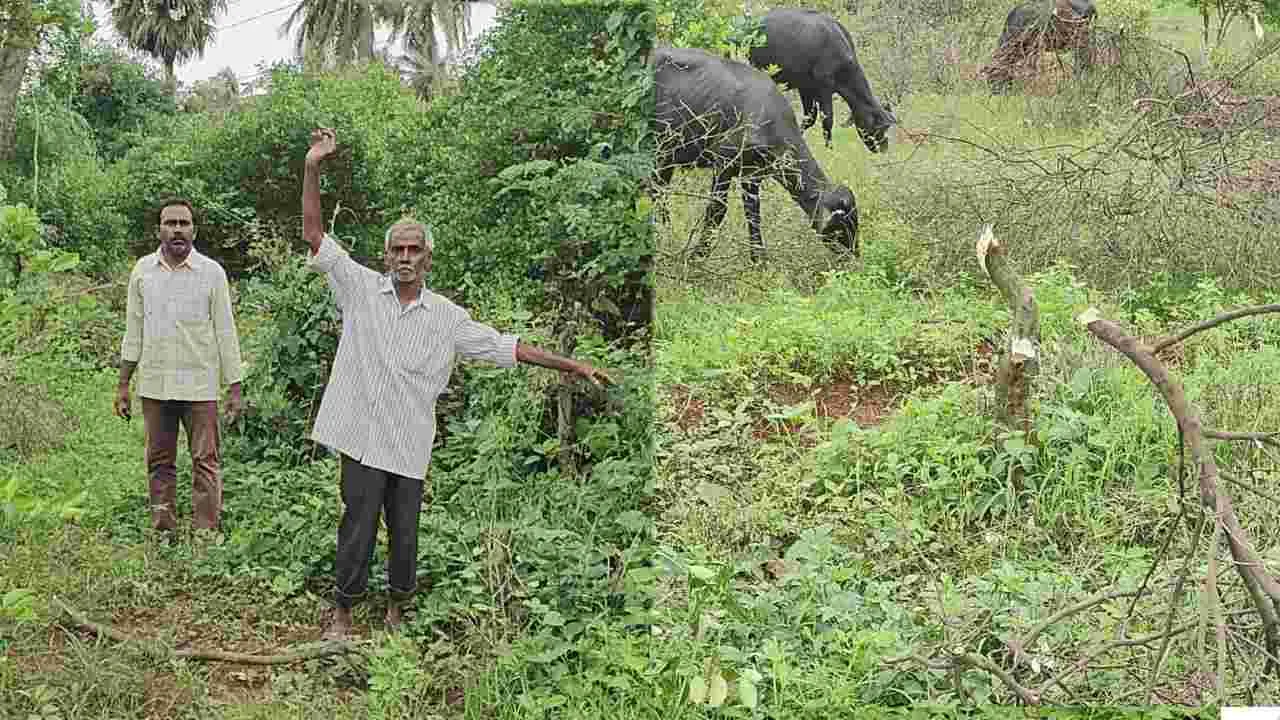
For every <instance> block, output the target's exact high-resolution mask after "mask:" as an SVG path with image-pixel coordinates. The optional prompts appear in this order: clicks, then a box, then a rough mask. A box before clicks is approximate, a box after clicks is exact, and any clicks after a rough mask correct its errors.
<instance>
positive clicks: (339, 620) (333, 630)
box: [324, 608, 351, 640]
mask: <svg viewBox="0 0 1280 720" xmlns="http://www.w3.org/2000/svg"><path fill="white" fill-rule="evenodd" d="M350 634H351V608H345V609H344V608H338V609H337V610H336V611H334V613H333V622H332V623H330V625H329V629H328V630H325V631H324V639H325V640H346V639H347V636H348V635H350Z"/></svg>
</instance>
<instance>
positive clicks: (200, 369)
mask: <svg viewBox="0 0 1280 720" xmlns="http://www.w3.org/2000/svg"><path fill="white" fill-rule="evenodd" d="M120 357H121V359H122V360H124V361H125V362H132V363H137V364H138V367H137V374H138V395H140V396H142V397H145V398H151V399H153V400H190V401H207V400H217V399H218V396H219V390H220V389H221V387H220V385H219V381H221V382H222V383H226V384H228V385H230V384H232V383H237V382H240V379H241V367H240V340H239V337H238V336H237V335H236V324H235V317H234V316H233V315H232V311H231V286H230V285H229V284H228V282H227V273H226V271H224V270H223V269H222V266H221V265H219V264H218V263H217V262H216V261H214V260H213V259H212V258H209V257H207V256H205V255H202V254H200V253H199V252H197V251H196V249H195V248H192V249H191V252H190V253H188V254H187V257H186V259H185V260H183V261H182V262H181V263H178V265H177V267H170V266H169V264H168V263H167V262H166V261H165V259H164V255H163V254H162V253H161V252H160V250H158V249H157V250H156V251H155V252H153V253H151V254H149V255H144V256H143V257H141V258H139V259H138V261H137V262H136V263H134V266H133V271H132V272H131V273H130V274H129V299H128V302H127V303H126V311H125V334H124V340H123V341H122V342H121V344H120Z"/></svg>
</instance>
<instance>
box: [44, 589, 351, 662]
mask: <svg viewBox="0 0 1280 720" xmlns="http://www.w3.org/2000/svg"><path fill="white" fill-rule="evenodd" d="M53 602H54V603H56V604H57V605H58V607H60V608H62V611H63V612H65V613H66V614H67V615H68V616H69V617H70V618H71V619H72V620H73V621H74V622H75V624H76V626H77V627H80V628H83V629H85V630H89V631H91V632H93V633H95V634H97V635H99V636H101V637H105V638H108V639H110V640H115V641H116V642H118V643H124V644H126V645H132V646H134V647H136V648H138V649H139V650H141V651H143V652H144V653H146V654H148V655H151V656H152V657H156V658H166V657H173V658H181V659H183V660H199V661H212V662H231V663H240V664H242V665H288V664H291V663H296V662H301V661H303V660H314V659H316V658H322V657H330V656H333V655H345V654H348V653H355V654H358V655H363V652H362V651H361V650H360V649H359V648H358V647H357V646H356V645H355V644H354V643H352V642H344V641H336V642H325V643H322V644H320V645H317V646H315V647H309V648H305V649H299V650H295V651H294V652H289V653H283V654H280V655H250V654H247V653H238V652H228V651H224V650H199V649H194V648H192V649H188V650H178V649H175V648H171V647H168V646H167V645H163V644H161V643H158V642H156V641H153V640H145V639H142V638H135V637H133V636H131V635H129V634H127V633H124V632H121V631H119V630H117V629H115V628H113V627H111V626H110V625H103V624H101V623H96V622H93V621H92V620H90V619H89V618H88V617H86V616H85V615H84V614H83V613H81V612H79V611H78V610H75V609H73V608H71V607H70V606H68V605H67V604H66V603H64V602H62V601H61V600H59V599H58V598H57V596H55V597H54V598H53Z"/></svg>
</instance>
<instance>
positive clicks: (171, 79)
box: [164, 60, 178, 102]
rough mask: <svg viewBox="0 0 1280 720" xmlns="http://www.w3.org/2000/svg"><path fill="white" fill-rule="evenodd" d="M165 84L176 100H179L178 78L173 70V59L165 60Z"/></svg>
mask: <svg viewBox="0 0 1280 720" xmlns="http://www.w3.org/2000/svg"><path fill="white" fill-rule="evenodd" d="M164 85H165V88H166V89H167V90H168V91H169V95H170V97H172V98H173V99H174V102H177V100H178V78H177V76H176V75H175V74H174V72H173V61H172V60H165V61H164Z"/></svg>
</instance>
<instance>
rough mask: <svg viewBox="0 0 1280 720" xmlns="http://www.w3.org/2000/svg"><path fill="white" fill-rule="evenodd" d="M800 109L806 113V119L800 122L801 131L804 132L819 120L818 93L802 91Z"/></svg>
mask: <svg viewBox="0 0 1280 720" xmlns="http://www.w3.org/2000/svg"><path fill="white" fill-rule="evenodd" d="M800 110H801V112H802V113H803V114H804V121H803V122H802V123H801V124H800V131H801V132H803V131H805V130H808V129H809V128H811V127H813V124H814V123H815V122H817V121H818V98H817V96H816V95H814V94H812V93H809V92H806V91H804V90H801V91H800Z"/></svg>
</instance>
